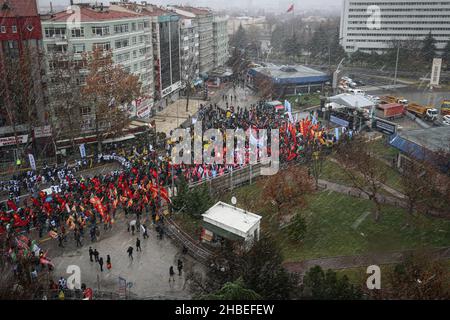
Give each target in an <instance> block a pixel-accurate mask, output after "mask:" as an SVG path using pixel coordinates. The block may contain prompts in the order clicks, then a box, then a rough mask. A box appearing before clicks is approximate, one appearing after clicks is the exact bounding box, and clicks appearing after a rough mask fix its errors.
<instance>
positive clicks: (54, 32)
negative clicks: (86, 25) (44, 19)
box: [44, 27, 66, 38]
mask: <svg viewBox="0 0 450 320" xmlns="http://www.w3.org/2000/svg"><path fill="white" fill-rule="evenodd" d="M44 34H45V37H46V38H63V37H65V35H66V28H61V27H47V28H44Z"/></svg>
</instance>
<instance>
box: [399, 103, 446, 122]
mask: <svg viewBox="0 0 450 320" xmlns="http://www.w3.org/2000/svg"><path fill="white" fill-rule="evenodd" d="M406 110H407V111H409V112H411V113H412V114H414V115H415V116H417V117H419V118H422V119H426V120H431V121H434V120H436V118H437V116H438V114H439V112H438V110H437V109H435V108H432V107H428V106H422V105H420V104H417V103H410V104H408V105H407V106H406Z"/></svg>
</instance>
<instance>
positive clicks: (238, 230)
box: [201, 201, 261, 246]
mask: <svg viewBox="0 0 450 320" xmlns="http://www.w3.org/2000/svg"><path fill="white" fill-rule="evenodd" d="M202 217H203V223H202V224H203V228H202V236H201V238H202V241H204V242H208V243H210V244H215V243H222V242H223V241H224V240H231V241H242V240H243V241H244V242H245V245H246V246H247V245H251V243H252V242H253V241H258V240H259V234H260V220H261V216H259V215H257V214H254V213H251V212H248V211H245V210H243V209H240V208H237V207H235V206H232V205H229V204H226V203H224V202H221V201H219V202H217V203H216V204H215V205H214V206H212V207H211V208H210V209H209V210H208V211H206V212H205V213H204V214H202Z"/></svg>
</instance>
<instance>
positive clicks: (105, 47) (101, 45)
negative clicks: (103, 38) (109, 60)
mask: <svg viewBox="0 0 450 320" xmlns="http://www.w3.org/2000/svg"><path fill="white" fill-rule="evenodd" d="M92 49H93V50H96V49H100V50H109V49H111V44H110V43H109V42H100V43H94V44H92Z"/></svg>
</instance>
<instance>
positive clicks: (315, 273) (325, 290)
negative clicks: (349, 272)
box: [302, 266, 362, 300]
mask: <svg viewBox="0 0 450 320" xmlns="http://www.w3.org/2000/svg"><path fill="white" fill-rule="evenodd" d="M302 296H303V297H304V298H308V299H314V300H356V299H361V298H362V292H361V290H359V289H358V288H356V287H355V286H354V285H352V284H351V283H350V281H349V280H348V278H347V276H343V277H338V275H337V273H336V272H335V271H333V270H331V269H329V270H328V271H326V272H324V271H323V270H322V268H321V267H320V266H315V267H312V268H311V269H309V271H308V272H307V273H306V274H305V277H304V278H303V288H302Z"/></svg>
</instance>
